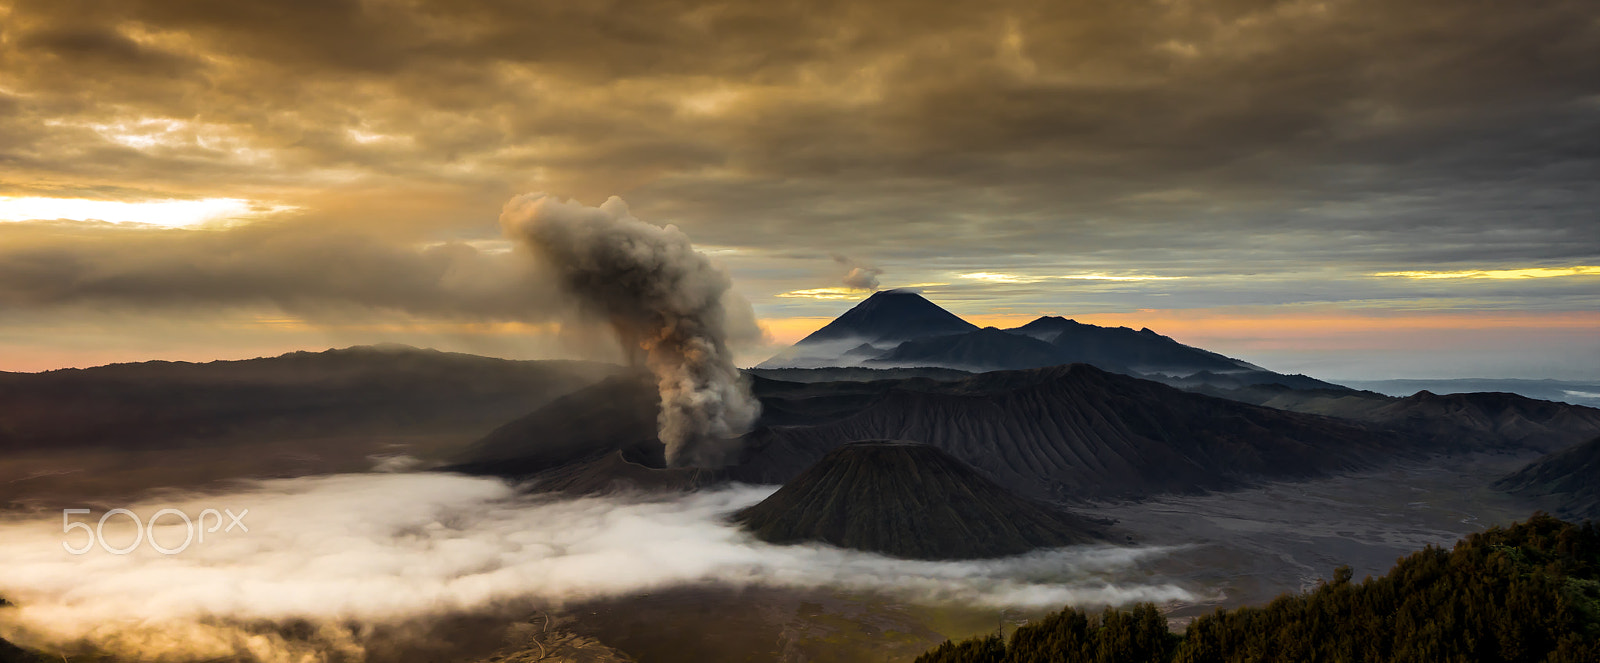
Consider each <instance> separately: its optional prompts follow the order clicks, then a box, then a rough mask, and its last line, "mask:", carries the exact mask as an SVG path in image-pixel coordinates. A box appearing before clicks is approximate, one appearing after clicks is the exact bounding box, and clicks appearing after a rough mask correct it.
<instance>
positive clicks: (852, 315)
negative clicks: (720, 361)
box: [760, 290, 978, 368]
mask: <svg viewBox="0 0 1600 663" xmlns="http://www.w3.org/2000/svg"><path fill="white" fill-rule="evenodd" d="M977 329H978V326H977V325H974V324H972V323H970V322H967V321H966V320H962V319H961V318H959V317H957V316H956V315H955V314H954V313H951V312H949V311H946V310H944V309H942V308H940V307H939V305H938V304H935V303H933V302H930V301H928V300H927V299H926V298H924V297H923V296H922V295H920V294H917V292H916V291H914V290H883V291H880V292H876V293H873V294H872V296H871V297H868V298H866V299H865V300H864V301H862V302H861V303H860V304H856V305H855V307H853V308H851V309H850V310H849V311H845V313H844V315H841V316H839V317H838V318H835V319H834V320H833V322H830V323H828V324H827V326H824V327H823V328H822V329H818V330H817V331H815V332H812V333H811V335H810V336H807V337H805V338H802V339H800V341H799V342H798V343H795V344H794V345H793V346H792V347H790V348H789V349H787V350H785V351H783V352H782V353H780V354H779V355H778V356H776V357H773V358H771V359H768V360H767V361H765V362H762V363H761V364H760V367H761V368H817V367H823V366H847V365H854V364H858V363H860V362H861V361H863V360H866V359H871V358H872V357H874V356H877V354H879V353H880V352H882V351H884V350H891V349H893V348H895V347H896V346H898V345H900V344H901V343H903V342H905V341H909V340H913V339H919V338H929V337H935V336H949V335H954V334H965V333H967V332H971V331H976V330H977Z"/></svg>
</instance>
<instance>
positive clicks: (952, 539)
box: [734, 440, 1103, 559]
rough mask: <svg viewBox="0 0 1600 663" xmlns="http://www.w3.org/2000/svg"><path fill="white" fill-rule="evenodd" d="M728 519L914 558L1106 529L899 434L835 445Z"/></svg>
mask: <svg viewBox="0 0 1600 663" xmlns="http://www.w3.org/2000/svg"><path fill="white" fill-rule="evenodd" d="M734 520H735V521H736V522H739V523H741V524H743V525H744V527H745V528H746V529H749V530H750V531H751V532H753V533H754V534H755V535H756V536H757V537H759V538H761V539H763V540H765V541H769V542H772V543H797V542H802V541H820V542H823V543H829V544H832V545H836V546H840V547H845V548H855V549H858V550H866V551H870V552H878V553H883V554H886V555H893V556H896V557H905V558H913V559H974V558H986V557H1001V556H1006V555H1016V554H1021V553H1024V552H1027V551H1029V550H1032V549H1034V548H1040V547H1057V546H1065V545H1072V544H1076V543H1088V542H1092V541H1096V540H1100V539H1102V538H1103V534H1102V528H1100V527H1098V526H1096V525H1094V524H1093V523H1091V522H1089V521H1088V520H1086V519H1084V518H1082V517H1079V516H1075V515H1072V514H1069V513H1066V512H1064V511H1061V510H1059V509H1056V508H1054V507H1049V506H1045V505H1042V504H1039V503H1036V502H1033V501H1030V500H1025V499H1022V498H1020V497H1018V496H1016V495H1013V494H1012V493H1010V492H1009V491H1007V490H1005V489H1004V488H1001V487H1000V486H999V485H997V484H995V483H994V482H993V481H990V480H989V479H988V478H986V477H984V476H983V475H981V474H979V473H978V472H976V471H975V470H973V469H972V468H970V467H968V466H967V465H966V464H965V463H962V462H961V461H959V460H956V459H955V458H952V457H951V456H950V455H949V454H946V453H944V452H942V451H940V450H938V449H937V448H935V447H932V446H929V445H925V444H917V443H912V442H904V441H882V440H875V441H867V442H853V443H850V444H846V445H843V446H840V447H839V448H837V449H834V450H833V451H831V452H829V453H828V454H827V455H826V456H824V457H823V458H822V460H820V461H818V462H817V464H816V465H813V466H812V467H810V468H807V469H806V470H805V471H804V472H801V473H800V475H799V476H797V477H795V478H794V479H793V480H791V481H790V482H789V483H787V484H785V485H784V486H783V488H781V489H779V490H778V492H776V493H774V494H773V495H772V496H771V497H768V498H767V499H765V500H763V501H762V502H761V503H759V504H756V505H755V506H751V507H749V508H747V509H744V510H742V511H740V512H739V513H737V514H735V516H734Z"/></svg>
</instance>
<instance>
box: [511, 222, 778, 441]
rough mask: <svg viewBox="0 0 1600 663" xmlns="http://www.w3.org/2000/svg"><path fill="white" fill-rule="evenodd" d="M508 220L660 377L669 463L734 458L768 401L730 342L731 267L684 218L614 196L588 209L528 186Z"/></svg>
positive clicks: (570, 289)
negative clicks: (661, 220) (686, 228)
mask: <svg viewBox="0 0 1600 663" xmlns="http://www.w3.org/2000/svg"><path fill="white" fill-rule="evenodd" d="M500 224H501V226H502V228H503V229H504V230H505V233H506V235H507V236H509V237H511V238H513V239H516V240H519V241H521V242H523V243H524V244H525V245H527V246H528V247H529V248H531V249H532V250H533V252H534V253H535V254H537V255H538V256H539V257H540V258H542V261H543V262H544V263H545V265H547V266H548V267H549V268H550V269H552V270H554V272H555V274H556V277H557V279H558V281H559V282H560V285H561V286H562V287H563V288H565V289H566V291H567V292H568V293H570V294H571V295H572V296H573V297H574V298H575V299H576V300H577V302H578V305H579V307H580V308H581V309H583V310H584V311H586V312H588V313H590V314H592V315H594V316H597V317H599V318H600V319H602V320H605V321H606V322H608V323H609V324H610V325H611V326H612V327H613V328H614V329H615V330H616V333H617V336H618V337H619V338H620V339H622V342H623V344H624V346H625V348H626V349H628V350H629V351H630V352H631V353H633V356H634V358H635V361H636V362H639V360H642V363H643V364H644V365H645V366H647V367H648V368H649V369H650V372H651V373H653V374H654V375H655V378H656V382H657V384H658V386H659V388H660V390H661V414H660V421H659V433H660V437H661V441H662V443H664V444H665V445H666V456H667V463H668V464H669V465H672V466H688V465H695V466H713V467H714V466H720V465H724V464H726V463H727V462H728V461H729V460H730V459H731V458H730V456H731V454H732V453H733V452H734V451H736V448H737V447H736V445H737V442H736V438H737V436H739V435H741V434H743V433H744V432H745V431H747V430H749V427H750V425H751V424H752V423H753V422H754V421H755V418H756V415H757V414H758V411H759V407H760V406H759V404H758V403H757V401H756V400H755V398H754V397H752V396H751V395H750V391H749V388H748V385H746V384H745V383H744V382H743V381H742V379H741V377H740V374H739V370H738V369H737V368H736V367H735V366H734V364H733V356H732V354H731V353H730V352H729V350H728V344H727V340H728V329H727V314H726V310H725V308H724V304H723V299H724V297H726V296H727V295H728V292H729V288H730V286H731V283H730V281H729V279H728V275H727V273H726V272H724V271H723V270H721V269H719V268H717V267H716V266H714V265H712V264H711V262H710V261H709V260H708V259H707V258H706V256H705V255H704V254H702V253H700V252H698V251H695V250H694V246H693V245H691V244H690V243H689V238H688V236H687V235H684V234H683V233H682V232H681V231H679V230H678V228H677V227H676V226H671V225H668V226H666V227H661V226H655V225H651V224H648V223H645V222H643V221H640V220H638V219H636V218H634V217H633V215H632V214H630V213H628V205H627V203H624V202H622V199H621V198H617V197H614V196H613V197H612V198H611V199H609V200H607V201H606V202H605V203H604V204H602V205H601V206H599V207H588V206H585V205H582V204H579V203H577V202H574V201H565V202H563V201H560V200H557V199H556V198H554V197H550V196H546V195H544V194H538V193H534V194H526V195H522V196H518V197H516V198H513V199H511V201H510V202H508V203H506V206H505V209H504V211H503V212H502V213H501V215H500ZM639 353H642V355H643V356H642V357H640V356H638V354H639Z"/></svg>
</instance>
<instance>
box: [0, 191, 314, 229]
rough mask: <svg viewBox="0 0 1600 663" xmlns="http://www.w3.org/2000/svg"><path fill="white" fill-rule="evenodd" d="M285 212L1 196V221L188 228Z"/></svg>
mask: <svg viewBox="0 0 1600 663" xmlns="http://www.w3.org/2000/svg"><path fill="white" fill-rule="evenodd" d="M283 211H286V209H285V208H283V207H269V208H266V209H263V206H261V205H255V204H252V203H250V201H247V200H241V199H238V198H206V199H202V200H144V201H137V202H124V201H118V200H89V199H84V198H43V197H38V196H30V197H0V221H29V220H33V219H44V220H49V219H70V220H73V221H107V222H110V223H140V224H146V225H153V226H166V227H185V226H199V225H205V224H207V223H213V222H220V221H230V220H233V221H242V220H248V219H251V218H254V217H259V216H261V215H263V214H267V213H273V212H283Z"/></svg>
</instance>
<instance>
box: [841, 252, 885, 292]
mask: <svg viewBox="0 0 1600 663" xmlns="http://www.w3.org/2000/svg"><path fill="white" fill-rule="evenodd" d="M833 261H834V262H836V263H839V264H840V265H843V266H844V267H845V268H847V269H849V270H850V271H848V272H845V275H844V287H846V288H849V289H851V290H877V289H878V286H880V285H882V284H880V283H879V282H878V275H879V274H882V273H883V270H881V269H878V268H877V267H873V266H871V265H863V264H860V263H858V262H856V261H854V260H851V259H850V258H849V257H848V256H841V255H835V256H833Z"/></svg>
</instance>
